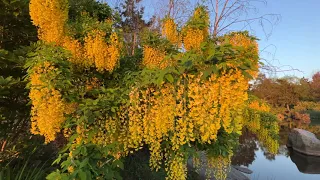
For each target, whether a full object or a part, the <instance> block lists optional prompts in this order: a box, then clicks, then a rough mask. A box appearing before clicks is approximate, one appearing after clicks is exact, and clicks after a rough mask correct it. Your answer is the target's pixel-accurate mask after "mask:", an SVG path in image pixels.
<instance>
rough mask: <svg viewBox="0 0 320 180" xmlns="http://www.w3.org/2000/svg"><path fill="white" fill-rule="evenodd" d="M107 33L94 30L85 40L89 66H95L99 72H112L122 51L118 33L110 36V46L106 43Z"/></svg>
mask: <svg viewBox="0 0 320 180" xmlns="http://www.w3.org/2000/svg"><path fill="white" fill-rule="evenodd" d="M105 36H106V33H105V32H102V31H100V30H94V31H92V32H91V34H89V35H88V36H87V37H86V38H85V44H84V50H85V55H86V57H87V59H88V60H89V61H88V64H89V65H92V64H95V66H96V68H97V69H98V71H104V70H107V71H110V72H112V71H113V70H114V68H115V67H116V65H117V64H118V61H119V58H120V51H119V49H118V47H119V42H118V36H117V34H116V33H112V34H111V36H110V44H107V43H106V42H105Z"/></svg>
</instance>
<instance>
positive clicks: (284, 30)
mask: <svg viewBox="0 0 320 180" xmlns="http://www.w3.org/2000/svg"><path fill="white" fill-rule="evenodd" d="M319 7H320V1H319V0H303V1H301V0H268V4H267V6H262V7H261V11H263V12H264V13H278V14H280V15H281V21H280V22H279V23H278V24H277V25H276V26H275V27H274V29H273V32H272V35H271V36H270V37H269V38H268V39H266V38H264V37H263V33H262V32H261V30H260V31H257V36H258V37H259V38H260V37H261V40H260V42H259V46H260V48H262V47H266V46H268V45H274V47H276V48H274V47H272V46H269V47H270V48H269V49H270V51H272V48H273V49H274V50H276V53H275V59H277V60H276V61H274V65H278V66H281V65H290V66H291V67H292V68H295V69H299V70H300V71H302V72H299V71H293V72H285V73H279V74H278V75H279V76H283V75H296V76H298V77H307V78H310V77H311V76H312V74H313V73H315V72H316V71H320V43H319V40H320V36H319V34H318V33H319V32H320V11H319ZM274 50H273V52H275V51H274ZM269 59H270V57H269ZM283 68H284V69H288V67H283Z"/></svg>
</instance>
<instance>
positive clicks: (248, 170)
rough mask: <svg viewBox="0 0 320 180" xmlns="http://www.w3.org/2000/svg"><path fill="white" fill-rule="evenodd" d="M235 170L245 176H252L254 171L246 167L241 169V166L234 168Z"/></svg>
mask: <svg viewBox="0 0 320 180" xmlns="http://www.w3.org/2000/svg"><path fill="white" fill-rule="evenodd" d="M233 168H234V169H236V170H238V171H240V172H243V173H245V174H252V171H251V170H250V169H248V168H245V167H241V166H233Z"/></svg>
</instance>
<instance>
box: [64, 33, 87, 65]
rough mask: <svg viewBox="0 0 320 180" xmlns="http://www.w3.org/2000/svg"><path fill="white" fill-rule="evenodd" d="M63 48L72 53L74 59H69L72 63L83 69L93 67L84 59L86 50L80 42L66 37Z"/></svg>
mask: <svg viewBox="0 0 320 180" xmlns="http://www.w3.org/2000/svg"><path fill="white" fill-rule="evenodd" d="M62 46H63V47H64V48H65V49H67V50H69V51H70V52H71V55H72V57H71V58H70V59H69V61H70V62H72V63H74V64H76V65H79V66H83V67H90V65H92V64H90V62H88V61H86V60H85V58H84V57H83V54H84V49H83V46H82V44H81V43H80V42H79V41H78V40H76V39H74V38H72V37H68V36H66V37H65V38H64V41H63V43H62Z"/></svg>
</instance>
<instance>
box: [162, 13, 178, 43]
mask: <svg viewBox="0 0 320 180" xmlns="http://www.w3.org/2000/svg"><path fill="white" fill-rule="evenodd" d="M162 35H163V36H165V37H166V38H167V39H168V40H169V41H170V42H171V43H172V44H175V45H177V46H180V45H181V42H180V35H179V33H178V31H177V25H176V23H175V22H174V20H173V19H172V18H166V19H165V20H164V22H163V24H162Z"/></svg>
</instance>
